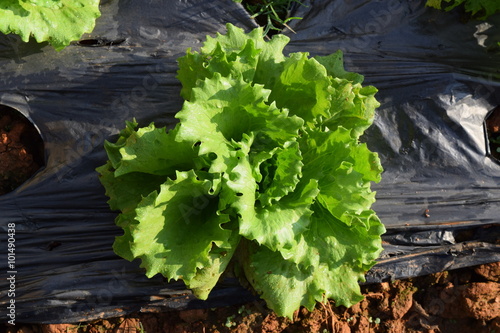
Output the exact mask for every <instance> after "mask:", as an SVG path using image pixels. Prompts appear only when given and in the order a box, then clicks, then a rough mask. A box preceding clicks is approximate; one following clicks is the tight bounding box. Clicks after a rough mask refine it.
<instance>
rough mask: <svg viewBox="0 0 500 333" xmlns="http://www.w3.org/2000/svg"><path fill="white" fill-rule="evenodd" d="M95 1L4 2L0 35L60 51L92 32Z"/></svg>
mask: <svg viewBox="0 0 500 333" xmlns="http://www.w3.org/2000/svg"><path fill="white" fill-rule="evenodd" d="M100 15H101V14H100V11H99V0H4V1H2V2H0V17H1V18H2V19H1V20H0V32H2V33H5V34H9V33H14V34H18V35H19V36H20V37H21V39H22V40H23V41H24V42H27V41H28V40H29V38H30V37H31V36H33V37H34V38H35V40H36V41H37V42H38V43H41V42H46V41H47V42H49V43H50V44H51V45H52V46H53V47H54V48H55V49H56V50H58V51H60V50H62V49H63V48H64V47H66V46H68V45H69V43H70V42H71V41H74V40H77V39H79V38H80V37H81V36H82V35H83V34H84V33H86V32H91V31H92V30H93V29H94V25H95V20H96V19H97V18H98V17H99V16H100Z"/></svg>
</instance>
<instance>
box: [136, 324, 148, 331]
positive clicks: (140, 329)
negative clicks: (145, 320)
mask: <svg viewBox="0 0 500 333" xmlns="http://www.w3.org/2000/svg"><path fill="white" fill-rule="evenodd" d="M137 332H138V333H146V331H145V330H144V326H142V323H141V322H139V327H137Z"/></svg>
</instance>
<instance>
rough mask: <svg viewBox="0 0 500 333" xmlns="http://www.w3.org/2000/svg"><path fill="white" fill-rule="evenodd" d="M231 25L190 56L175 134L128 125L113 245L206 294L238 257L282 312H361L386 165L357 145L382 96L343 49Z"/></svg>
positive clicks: (114, 186) (114, 169) (111, 164)
mask: <svg viewBox="0 0 500 333" xmlns="http://www.w3.org/2000/svg"><path fill="white" fill-rule="evenodd" d="M227 30H228V31H227V34H226V35H221V34H218V35H217V36H216V37H215V38H212V37H208V38H207V41H206V43H205V44H204V46H203V47H202V48H201V50H200V53H198V52H192V51H191V50H188V51H187V52H186V55H185V56H183V57H181V58H179V60H178V63H179V71H178V78H179V80H180V81H181V83H182V90H181V95H182V96H183V97H184V98H185V102H184V105H183V107H182V109H181V110H180V111H179V112H178V113H177V115H176V118H177V119H178V120H179V122H178V124H177V125H176V126H175V128H173V129H172V130H166V129H165V128H156V127H155V126H154V124H150V125H149V126H146V127H142V128H137V126H138V125H137V123H135V122H129V123H127V125H126V128H125V129H124V130H123V131H122V132H121V134H120V137H119V138H118V140H117V141H116V142H115V143H110V142H106V143H105V148H106V151H107V153H108V157H109V161H108V162H107V163H106V164H105V165H104V166H102V167H100V168H98V169H97V171H98V172H99V173H100V174H101V178H100V179H101V182H102V184H103V185H104V187H105V188H106V194H107V195H108V196H109V198H110V199H109V205H110V207H111V208H112V209H115V210H119V211H120V212H121V213H120V214H119V216H118V217H117V219H116V221H115V222H116V224H117V226H119V227H121V228H123V235H121V236H119V237H117V238H116V240H115V244H114V250H115V252H116V253H117V254H118V255H120V256H122V257H123V258H125V259H127V260H133V259H135V258H140V259H141V267H143V268H144V269H145V271H146V275H147V276H149V277H151V276H153V275H155V274H162V275H163V276H165V277H166V278H167V279H174V280H179V279H181V280H183V281H184V282H185V283H186V285H187V286H188V287H190V288H191V289H192V290H193V293H195V295H197V296H198V297H200V298H203V299H204V298H206V297H208V295H209V293H210V290H211V289H212V288H213V287H214V286H215V285H216V283H217V281H218V280H219V279H220V278H221V276H222V275H223V273H224V271H225V270H226V269H227V267H228V264H229V263H230V262H234V263H235V265H236V266H237V267H240V269H239V271H240V272H243V275H241V276H240V277H241V278H242V279H246V280H248V281H249V282H250V285H251V286H252V287H253V288H254V290H256V291H257V292H259V293H260V294H261V295H262V297H263V298H264V299H265V300H266V302H267V304H268V305H269V307H270V308H272V309H273V310H274V311H276V313H277V314H278V315H281V316H288V317H292V315H293V312H294V311H295V310H297V309H298V308H299V307H300V306H305V307H307V308H309V309H312V308H313V307H314V305H315V303H316V302H317V301H326V299H328V298H333V299H334V300H335V301H336V303H337V304H338V305H345V306H350V305H352V304H354V303H356V302H358V301H359V300H361V298H362V296H361V293H360V290H359V284H358V282H359V281H363V279H364V274H365V272H366V271H367V270H368V269H370V267H372V266H373V265H374V264H375V259H376V258H377V257H378V255H379V253H380V252H381V250H382V246H381V238H380V235H381V234H382V233H383V232H384V231H385V229H384V226H383V225H382V223H381V222H380V220H379V219H378V217H377V215H376V214H375V212H374V211H373V210H371V205H372V204H373V202H374V201H375V193H374V192H372V191H371V189H370V185H371V183H372V182H378V181H380V179H381V173H382V166H381V164H380V160H379V158H378V155H377V154H376V153H374V152H371V151H370V150H369V149H368V147H367V145H366V144H362V143H360V142H359V137H360V136H361V135H362V134H363V132H364V131H365V130H366V129H367V128H368V127H369V126H370V125H371V123H372V122H373V117H374V114H375V108H376V107H378V105H379V104H378V102H377V101H376V99H375V97H374V95H375V93H376V92H377V90H376V88H374V87H371V86H363V85H362V83H363V79H364V78H363V76H362V75H359V74H357V73H350V72H347V71H346V70H345V69H344V67H343V58H342V53H341V52H340V51H338V52H336V53H334V54H331V55H327V56H317V57H314V58H310V57H309V55H308V54H307V53H294V54H290V55H288V56H285V55H284V54H283V50H284V47H285V45H286V44H287V42H288V40H289V39H288V37H286V36H282V35H275V36H274V37H273V39H271V40H270V41H268V42H266V41H265V40H264V39H263V37H262V28H259V29H255V30H253V31H251V32H250V33H248V34H246V33H244V31H243V30H241V29H239V28H237V27H235V26H233V25H231V24H228V25H227ZM129 187H130V188H129Z"/></svg>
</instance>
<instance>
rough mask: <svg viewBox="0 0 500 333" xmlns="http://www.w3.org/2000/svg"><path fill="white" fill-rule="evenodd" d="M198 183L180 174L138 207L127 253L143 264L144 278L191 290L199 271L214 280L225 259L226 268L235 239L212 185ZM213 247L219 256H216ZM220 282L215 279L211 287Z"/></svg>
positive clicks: (193, 177) (191, 175)
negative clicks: (177, 282) (175, 283)
mask: <svg viewBox="0 0 500 333" xmlns="http://www.w3.org/2000/svg"><path fill="white" fill-rule="evenodd" d="M199 178H200V176H199V175H197V174H196V173H194V171H189V172H178V173H177V177H176V179H175V180H168V181H167V182H166V183H165V184H163V185H162V186H161V189H160V192H156V191H155V192H153V193H151V194H150V195H148V196H147V197H145V198H144V199H143V200H142V201H141V202H140V203H139V205H138V207H137V209H136V214H137V216H136V220H137V221H138V222H139V223H138V224H137V225H134V226H133V230H132V237H133V241H134V242H133V244H132V246H131V250H132V253H133V255H134V257H138V258H141V259H142V264H141V267H143V268H145V269H146V275H147V276H148V277H152V276H154V275H156V274H157V273H161V274H162V275H163V276H165V277H167V278H169V279H175V280H177V279H183V280H184V281H185V282H186V284H188V285H189V284H190V283H191V280H192V279H193V278H195V277H196V275H197V274H199V273H198V272H199V270H204V269H205V270H209V271H211V272H212V274H213V273H214V272H217V271H219V270H220V266H221V264H222V263H221V262H220V260H222V258H223V257H224V264H227V262H226V261H227V260H229V259H230V257H228V256H227V252H228V251H229V252H232V251H233V250H232V248H233V247H234V243H235V235H234V234H233V232H232V231H231V230H225V229H223V227H222V225H223V224H225V223H227V222H228V221H229V216H228V215H226V214H221V213H219V212H218V208H219V203H218V201H219V200H218V197H217V196H216V193H217V192H215V193H213V191H212V188H213V185H212V182H211V181H210V180H208V179H205V180H203V179H200V180H198V179H199ZM193 208H194V209H193ZM214 247H216V248H217V249H223V250H220V251H219V250H216V251H215V252H214V251H213V249H214ZM223 251H226V254H225V256H223V254H222V252H223ZM214 265H216V268H215V269H214V267H213V266H214ZM215 275H217V274H215ZM218 278H219V275H217V276H214V279H215V281H217V280H218ZM197 285H198V284H197Z"/></svg>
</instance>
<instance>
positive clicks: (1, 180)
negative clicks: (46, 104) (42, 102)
mask: <svg viewBox="0 0 500 333" xmlns="http://www.w3.org/2000/svg"><path fill="white" fill-rule="evenodd" d="M43 165H44V145H43V140H42V137H41V136H40V133H39V132H38V130H37V129H36V127H35V126H34V125H33V124H32V123H31V122H30V121H29V120H28V119H27V118H26V117H24V116H23V115H22V114H21V113H20V112H19V111H17V110H16V109H13V108H11V107H10V106H6V105H1V104H0V195H3V194H6V193H9V192H11V191H13V190H15V189H16V188H17V187H19V186H20V185H21V184H22V183H24V182H25V181H26V180H28V179H29V178H30V177H31V176H32V175H33V174H35V173H36V172H37V171H38V170H39V169H40V168H42V167H43Z"/></svg>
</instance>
